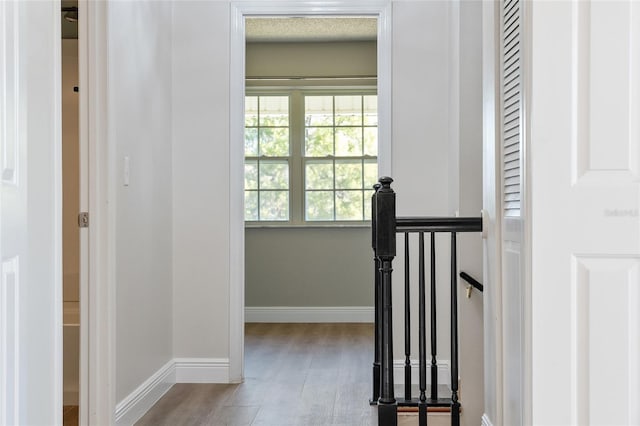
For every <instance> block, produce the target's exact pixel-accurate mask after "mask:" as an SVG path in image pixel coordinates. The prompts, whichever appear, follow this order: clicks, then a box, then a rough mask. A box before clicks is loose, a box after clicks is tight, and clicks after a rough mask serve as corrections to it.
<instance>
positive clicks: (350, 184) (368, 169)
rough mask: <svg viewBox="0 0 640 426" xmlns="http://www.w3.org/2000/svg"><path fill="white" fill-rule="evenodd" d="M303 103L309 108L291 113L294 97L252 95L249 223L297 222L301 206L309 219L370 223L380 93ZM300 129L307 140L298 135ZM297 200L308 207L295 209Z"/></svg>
mask: <svg viewBox="0 0 640 426" xmlns="http://www.w3.org/2000/svg"><path fill="white" fill-rule="evenodd" d="M300 99H301V102H300V103H299V104H300V105H302V107H301V110H299V111H295V110H293V111H290V104H292V103H291V99H290V97H289V95H250V96H247V97H246V100H245V220H247V221H291V220H292V214H294V216H295V215H296V213H295V211H296V208H299V209H300V210H298V211H299V213H297V215H298V216H300V217H301V220H302V221H303V222H304V221H308V222H318V221H330V222H333V221H363V220H368V219H370V215H371V200H370V198H371V192H372V189H371V188H372V186H373V184H374V183H375V182H376V181H377V174H378V173H377V146H378V140H377V136H378V130H377V124H378V118H377V97H376V95H373V94H371V95H370V94H331V95H318V94H304V95H302V96H301V98H300ZM296 119H299V120H300V122H299V123H298V124H297V125H295V124H292V120H296ZM296 128H297V129H301V130H300V131H301V132H303V134H301V136H302V137H301V138H299V137H297V136H296V135H295V134H291V131H292V129H296ZM296 144H297V145H296ZM297 162H300V163H297ZM295 164H300V167H297V168H296V167H295ZM296 170H299V172H296ZM292 171H293V176H292ZM297 173H299V174H301V175H302V176H300V179H297V178H296V174H297ZM294 191H299V195H295V193H294ZM292 194H294V195H292ZM295 199H299V200H300V202H301V206H299V207H298V206H291V202H292V200H295Z"/></svg>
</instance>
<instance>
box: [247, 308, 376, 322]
mask: <svg viewBox="0 0 640 426" xmlns="http://www.w3.org/2000/svg"><path fill="white" fill-rule="evenodd" d="M373 317H374V309H373V307H372V306H309V307H307V306H300V307H292V306H255V307H254V306H248V307H245V308H244V320H245V322H292V323H294V322H298V323H308V322H373Z"/></svg>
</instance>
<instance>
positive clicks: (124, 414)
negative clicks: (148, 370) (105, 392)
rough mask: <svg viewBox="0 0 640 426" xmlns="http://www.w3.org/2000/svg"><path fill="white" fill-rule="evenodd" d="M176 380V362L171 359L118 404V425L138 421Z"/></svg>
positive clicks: (123, 425)
mask: <svg viewBox="0 0 640 426" xmlns="http://www.w3.org/2000/svg"><path fill="white" fill-rule="evenodd" d="M175 382H176V375H175V363H174V360H171V361H169V362H167V363H166V364H165V365H164V366H162V367H161V368H160V369H159V370H158V371H156V372H155V373H154V374H153V375H152V376H151V377H149V378H148V379H147V380H145V381H144V382H143V383H142V384H141V385H140V386H138V387H137V388H136V389H135V390H134V391H133V392H131V393H130V394H129V395H127V396H126V397H125V398H124V399H123V400H122V401H120V402H119V403H118V404H117V405H116V425H118V426H121V425H122V426H125V425H132V424H134V423H135V422H137V421H138V420H139V419H140V418H141V417H142V416H144V414H145V413H146V412H147V411H149V409H150V408H151V407H153V404H155V403H156V402H157V401H158V400H159V399H160V398H162V395H164V394H165V393H166V392H167V391H168V390H169V389H170V388H171V386H173V384H174V383H175Z"/></svg>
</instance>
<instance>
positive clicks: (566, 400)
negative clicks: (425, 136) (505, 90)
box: [530, 1, 640, 426]
mask: <svg viewBox="0 0 640 426" xmlns="http://www.w3.org/2000/svg"><path fill="white" fill-rule="evenodd" d="M531 35H532V46H531V47H532V57H531V73H532V74H531V75H532V92H531V94H532V95H531V116H530V117H531V151H530V153H531V162H530V165H531V182H532V184H531V188H532V193H531V194H532V198H531V208H532V210H531V213H532V216H531V218H532V229H531V232H532V300H531V303H532V318H531V321H532V346H533V353H532V372H531V373H532V392H533V399H532V407H533V413H532V415H533V423H534V424H536V425H543V424H545V425H609V426H612V425H638V424H640V403H639V401H640V218H639V216H638V211H639V208H640V197H639V195H640V193H639V190H640V185H639V184H640V174H639V172H640V150H639V149H640V2H638V1H593V2H589V1H572V2H532V28H531Z"/></svg>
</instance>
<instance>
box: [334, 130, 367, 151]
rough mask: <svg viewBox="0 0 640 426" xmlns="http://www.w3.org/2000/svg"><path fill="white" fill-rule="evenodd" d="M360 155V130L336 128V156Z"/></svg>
mask: <svg viewBox="0 0 640 426" xmlns="http://www.w3.org/2000/svg"><path fill="white" fill-rule="evenodd" d="M360 155H362V128H358V127H355V128H354V127H339V128H336V156H338V157H349V156H360Z"/></svg>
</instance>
